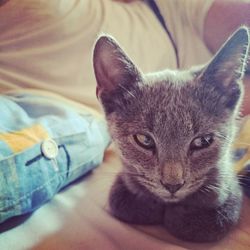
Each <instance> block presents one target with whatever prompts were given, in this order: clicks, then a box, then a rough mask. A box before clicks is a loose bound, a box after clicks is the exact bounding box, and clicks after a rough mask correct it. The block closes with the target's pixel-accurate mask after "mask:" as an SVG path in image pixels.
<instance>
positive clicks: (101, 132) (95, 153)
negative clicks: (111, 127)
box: [0, 94, 110, 222]
mask: <svg viewBox="0 0 250 250" xmlns="http://www.w3.org/2000/svg"><path fill="white" fill-rule="evenodd" d="M0 105H1V121H0V222H3V221H5V220H6V219H8V218H10V217H13V216H17V215H21V214H25V213H28V212H31V211H33V210H35V209H37V208H38V207H40V206H41V205H43V204H44V203H45V202H47V201H49V200H50V199H51V198H52V197H53V196H54V195H55V194H56V193H57V192H58V191H59V190H60V189H62V188H63V187H65V186H66V185H68V184H69V183H70V182H72V181H74V180H75V179H77V178H78V177H80V176H82V175H84V174H86V173H87V172H88V171H90V170H92V169H93V168H95V167H96V166H98V164H100V163H101V162H102V159H103V154H104V150H105V148H106V147H107V145H108V144H109V141H110V138H109V135H108V132H107V128H106V125H105V123H104V121H103V120H101V119H100V118H97V117H95V116H94V115H92V114H91V113H88V112H86V113H85V114H78V113H77V112H76V111H75V110H74V109H72V108H71V107H69V106H67V105H65V104H62V103H60V102H57V101H55V100H53V99H50V98H47V97H41V96H34V95H30V94H29V95H16V96H1V97H0ZM46 139H53V140H54V141H55V142H56V143H57V146H58V155H57V157H56V158H55V159H48V158H46V157H45V156H44V154H43V152H42V150H41V145H42V143H43V142H44V140H46ZM55 164H56V166H57V168H58V169H55Z"/></svg>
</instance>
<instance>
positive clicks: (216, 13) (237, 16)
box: [115, 0, 250, 115]
mask: <svg viewBox="0 0 250 250" xmlns="http://www.w3.org/2000/svg"><path fill="white" fill-rule="evenodd" d="M115 1H122V2H126V3H131V2H134V1H138V0H115ZM221 13H223V15H222V14H221ZM243 24H245V25H248V26H250V0H214V3H213V4H212V6H211V8H210V10H209V11H208V14H207V16H206V19H205V22H204V42H205V44H206V45H207V47H208V49H209V50H210V51H211V52H212V53H215V52H216V51H217V50H218V48H219V47H220V46H221V45H222V44H223V43H224V41H225V40H226V39H227V38H228V36H229V35H230V34H231V33H232V32H233V31H234V30H236V29H237V28H238V27H239V26H240V25H243ZM248 70H249V71H250V63H249V66H248ZM244 85H245V98H244V101H243V109H242V114H243V115H248V114H250V74H247V75H246V77H245V79H244Z"/></svg>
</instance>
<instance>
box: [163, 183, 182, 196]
mask: <svg viewBox="0 0 250 250" xmlns="http://www.w3.org/2000/svg"><path fill="white" fill-rule="evenodd" d="M184 183H185V182H183V183H178V184H174V185H173V184H169V183H162V185H163V186H164V187H165V188H166V189H167V190H168V191H169V192H170V193H171V194H174V193H176V192H177V191H178V190H179V189H181V187H182V186H183V185H184Z"/></svg>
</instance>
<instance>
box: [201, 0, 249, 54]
mask: <svg viewBox="0 0 250 250" xmlns="http://www.w3.org/2000/svg"><path fill="white" fill-rule="evenodd" d="M242 24H245V25H248V26H250V0H214V3H213V4H212V6H211V8H210V9H209V11H208V14H207V17H206V19H205V23H204V33H203V34H204V41H205V43H206V45H207V47H208V48H209V49H210V51H211V52H212V53H215V52H216V51H217V50H218V49H219V48H220V46H221V45H222V44H223V42H224V41H225V40H226V39H227V38H228V36H229V35H230V34H231V33H232V32H233V31H234V30H236V29H237V28H238V27H239V26H240V25H242Z"/></svg>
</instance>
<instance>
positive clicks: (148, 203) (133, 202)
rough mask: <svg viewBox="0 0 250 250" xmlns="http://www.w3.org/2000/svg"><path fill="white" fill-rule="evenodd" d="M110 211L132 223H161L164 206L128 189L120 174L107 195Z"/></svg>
mask: <svg viewBox="0 0 250 250" xmlns="http://www.w3.org/2000/svg"><path fill="white" fill-rule="evenodd" d="M109 204H110V208H111V213H112V215H113V216H115V217H116V218H118V219H120V220H122V221H125V222H128V223H133V224H162V222H163V215H164V206H163V204H160V203H159V202H158V201H157V200H154V199H153V198H151V197H149V196H147V195H145V196H143V195H136V194H133V193H132V192H130V191H129V189H128V188H127V186H126V184H125V183H124V181H123V180H122V177H121V176H118V177H117V179H116V181H115V183H114V184H113V186H112V188H111V192H110V196H109Z"/></svg>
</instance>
